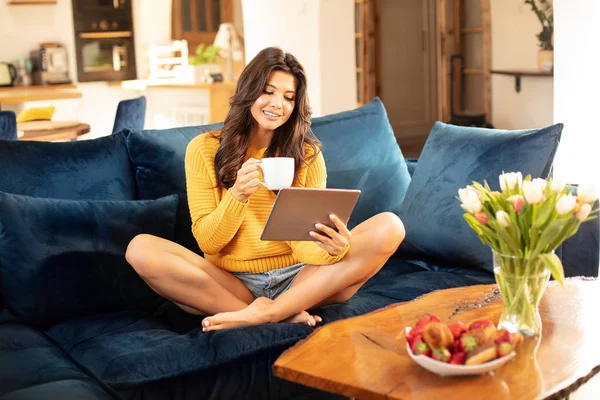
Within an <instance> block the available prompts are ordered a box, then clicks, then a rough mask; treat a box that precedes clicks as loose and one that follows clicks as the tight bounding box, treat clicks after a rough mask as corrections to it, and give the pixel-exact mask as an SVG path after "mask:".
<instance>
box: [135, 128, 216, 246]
mask: <svg viewBox="0 0 600 400" xmlns="http://www.w3.org/2000/svg"><path fill="white" fill-rule="evenodd" d="M222 127H223V124H221V123H219V124H212V125H205V126H190V127H184V128H173V129H164V130H145V131H129V132H128V135H127V147H128V150H129V156H130V158H131V162H132V164H133V166H134V168H135V180H136V183H137V190H138V193H137V196H138V198H139V199H157V198H159V197H163V196H167V195H170V194H174V193H175V194H178V195H179V208H178V211H177V222H176V226H175V242H177V243H179V244H181V245H182V246H184V247H187V248H188V249H190V250H192V251H194V252H196V253H200V249H199V248H198V244H197V242H196V239H194V236H193V235H192V221H191V217H190V210H189V206H188V202H187V194H186V193H187V191H186V185H185V150H186V148H187V145H188V143H189V142H190V141H191V140H192V139H193V138H194V137H196V136H197V135H199V134H201V133H204V132H209V131H214V130H218V129H221V128H222Z"/></svg>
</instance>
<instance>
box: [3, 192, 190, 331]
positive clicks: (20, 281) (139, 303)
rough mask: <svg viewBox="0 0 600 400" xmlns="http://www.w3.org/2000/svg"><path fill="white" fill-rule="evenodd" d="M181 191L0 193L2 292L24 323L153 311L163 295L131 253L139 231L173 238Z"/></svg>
mask: <svg viewBox="0 0 600 400" xmlns="http://www.w3.org/2000/svg"><path fill="white" fill-rule="evenodd" d="M177 203H178V198H177V196H176V195H172V196H168V197H164V198H161V199H158V200H152V201H75V200H59V199H42V198H35V197H29V196H21V195H13V194H7V193H2V192H0V293H2V296H3V297H4V303H5V305H6V307H7V308H8V309H10V310H11V311H12V312H13V313H14V314H15V315H16V316H18V317H20V318H21V319H22V320H23V321H24V322H26V323H30V324H34V325H38V326H49V325H51V324H54V323H56V322H60V321H64V320H67V319H70V318H74V317H79V316H83V315H93V314H95V313H102V312H109V311H121V310H140V311H148V312H151V311H153V310H154V309H155V308H156V307H157V306H158V305H159V304H160V303H161V302H162V299H161V298H160V297H159V296H158V295H157V294H156V293H154V292H153V291H152V289H150V287H149V286H148V285H147V284H146V283H145V282H144V281H143V280H142V279H141V278H140V277H139V276H138V275H137V274H136V272H135V271H134V269H133V268H132V267H131V266H130V265H129V264H128V263H127V261H126V260H125V250H126V248H127V245H128V244H129V242H130V241H131V239H133V238H134V237H135V236H136V235H137V234H140V233H149V234H153V235H156V236H160V237H163V238H165V239H168V240H172V239H173V229H174V223H175V215H176V210H177Z"/></svg>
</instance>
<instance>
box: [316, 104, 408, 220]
mask: <svg viewBox="0 0 600 400" xmlns="http://www.w3.org/2000/svg"><path fill="white" fill-rule="evenodd" d="M312 129H313V131H314V133H315V135H316V136H317V137H318V138H319V140H320V141H321V143H322V144H323V157H324V158H325V165H326V166H327V187H329V188H338V189H360V190H361V195H360V198H359V199H358V203H357V204H356V207H355V208H354V211H353V213H352V217H351V218H350V221H349V222H348V227H349V228H350V229H352V228H354V227H355V226H356V225H358V224H359V223H361V222H363V221H364V220H366V219H368V218H370V217H372V216H374V215H375V214H378V213H380V212H384V211H391V212H393V213H395V214H399V212H400V207H401V205H402V202H403V200H404V196H405V195H406V190H407V189H408V185H409V183H410V179H411V178H410V174H409V173H408V168H407V166H406V162H405V161H404V156H403V155H402V152H401V151H400V147H399V146H398V143H397V142H396V138H395V136H394V132H393V130H392V126H391V125H390V122H389V120H388V118H387V113H386V111H385V108H384V106H383V103H382V102H381V100H379V99H378V98H375V99H374V100H372V101H371V102H370V103H368V104H365V105H364V106H362V107H360V108H357V109H356V110H351V111H345V112H341V113H338V114H332V115H328V116H325V117H318V118H314V119H313V120H312Z"/></svg>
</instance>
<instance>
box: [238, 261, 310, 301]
mask: <svg viewBox="0 0 600 400" xmlns="http://www.w3.org/2000/svg"><path fill="white" fill-rule="evenodd" d="M305 265H306V264H305V263H299V264H294V265H290V266H289V267H285V268H279V269H274V270H272V271H267V272H261V273H259V274H254V273H251V272H248V273H246V272H236V273H234V274H233V275H235V276H236V277H237V278H238V279H239V280H240V281H242V283H243V284H244V285H246V287H247V288H248V289H249V290H250V292H251V293H252V295H253V296H254V297H255V298H256V297H268V298H269V299H275V298H276V297H277V296H279V295H280V294H281V293H283V292H285V291H286V290H288V289H289V288H290V286H292V283H294V279H296V276H298V273H299V272H300V271H302V268H304V266H305Z"/></svg>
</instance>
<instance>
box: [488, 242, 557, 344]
mask: <svg viewBox="0 0 600 400" xmlns="http://www.w3.org/2000/svg"><path fill="white" fill-rule="evenodd" d="M493 255H494V275H495V277H496V283H497V284H498V288H499V289H500V294H501V295H502V298H503V299H504V311H503V312H502V315H501V316H500V322H499V323H498V326H499V327H500V328H504V329H506V330H508V331H509V332H520V333H521V334H522V335H523V336H534V335H539V334H540V333H541V331H542V318H541V317H540V312H539V309H538V306H539V304H540V299H541V298H542V295H543V294H544V291H545V290H546V286H547V285H548V281H549V280H550V270H548V269H547V268H546V267H545V265H544V263H543V262H542V261H541V260H540V259H539V258H536V259H534V260H530V259H525V258H522V257H516V256H512V255H504V254H499V253H496V252H493Z"/></svg>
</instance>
